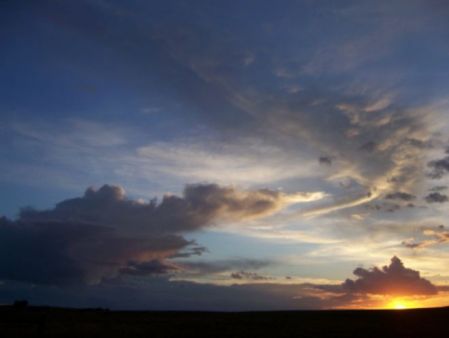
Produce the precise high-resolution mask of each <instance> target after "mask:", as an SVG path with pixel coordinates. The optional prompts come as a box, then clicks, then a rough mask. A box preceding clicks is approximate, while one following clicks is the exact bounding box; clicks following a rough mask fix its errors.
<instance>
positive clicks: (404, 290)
mask: <svg viewBox="0 0 449 338" xmlns="http://www.w3.org/2000/svg"><path fill="white" fill-rule="evenodd" d="M354 275H356V276H357V279H355V280H353V279H347V280H346V281H345V282H344V283H343V284H342V285H341V287H342V289H343V290H344V291H346V292H349V293H357V294H373V295H432V294H436V293H437V288H436V287H435V285H433V284H432V283H431V282H430V281H428V280H427V279H425V278H422V277H421V275H420V273H419V271H416V270H412V269H409V268H406V267H405V266H404V264H403V263H402V261H401V260H400V259H399V258H398V257H396V256H394V257H393V258H392V259H391V262H390V265H386V266H383V267H382V268H378V267H373V268H371V269H364V268H357V269H355V270H354Z"/></svg>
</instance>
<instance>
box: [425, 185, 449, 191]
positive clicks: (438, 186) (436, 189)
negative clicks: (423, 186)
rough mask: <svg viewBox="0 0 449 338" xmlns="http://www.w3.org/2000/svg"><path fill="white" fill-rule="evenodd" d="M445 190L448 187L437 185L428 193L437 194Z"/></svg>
mask: <svg viewBox="0 0 449 338" xmlns="http://www.w3.org/2000/svg"><path fill="white" fill-rule="evenodd" d="M447 188H448V187H447V186H446V185H437V186H434V187H432V188H430V189H429V191H434V192H439V191H443V190H447Z"/></svg>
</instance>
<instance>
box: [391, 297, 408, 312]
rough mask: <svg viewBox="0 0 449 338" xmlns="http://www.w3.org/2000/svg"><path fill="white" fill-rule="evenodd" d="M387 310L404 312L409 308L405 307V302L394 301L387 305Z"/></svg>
mask: <svg viewBox="0 0 449 338" xmlns="http://www.w3.org/2000/svg"><path fill="white" fill-rule="evenodd" d="M388 308H390V309H393V310H404V309H408V308H409V306H408V305H407V302H405V301H404V300H401V299H395V300H393V301H392V302H391V303H390V304H389V305H388Z"/></svg>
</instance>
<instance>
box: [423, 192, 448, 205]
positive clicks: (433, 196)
mask: <svg viewBox="0 0 449 338" xmlns="http://www.w3.org/2000/svg"><path fill="white" fill-rule="evenodd" d="M424 199H425V200H426V202H427V203H444V202H447V201H448V197H447V195H444V194H441V193H439V192H432V193H430V194H428V195H427V196H426V197H425V198H424Z"/></svg>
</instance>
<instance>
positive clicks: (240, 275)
mask: <svg viewBox="0 0 449 338" xmlns="http://www.w3.org/2000/svg"><path fill="white" fill-rule="evenodd" d="M231 278H232V279H237V280H250V281H266V280H270V279H272V278H271V277H268V276H264V275H261V274H259V273H257V272H251V271H243V270H241V271H236V272H233V273H231Z"/></svg>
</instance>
